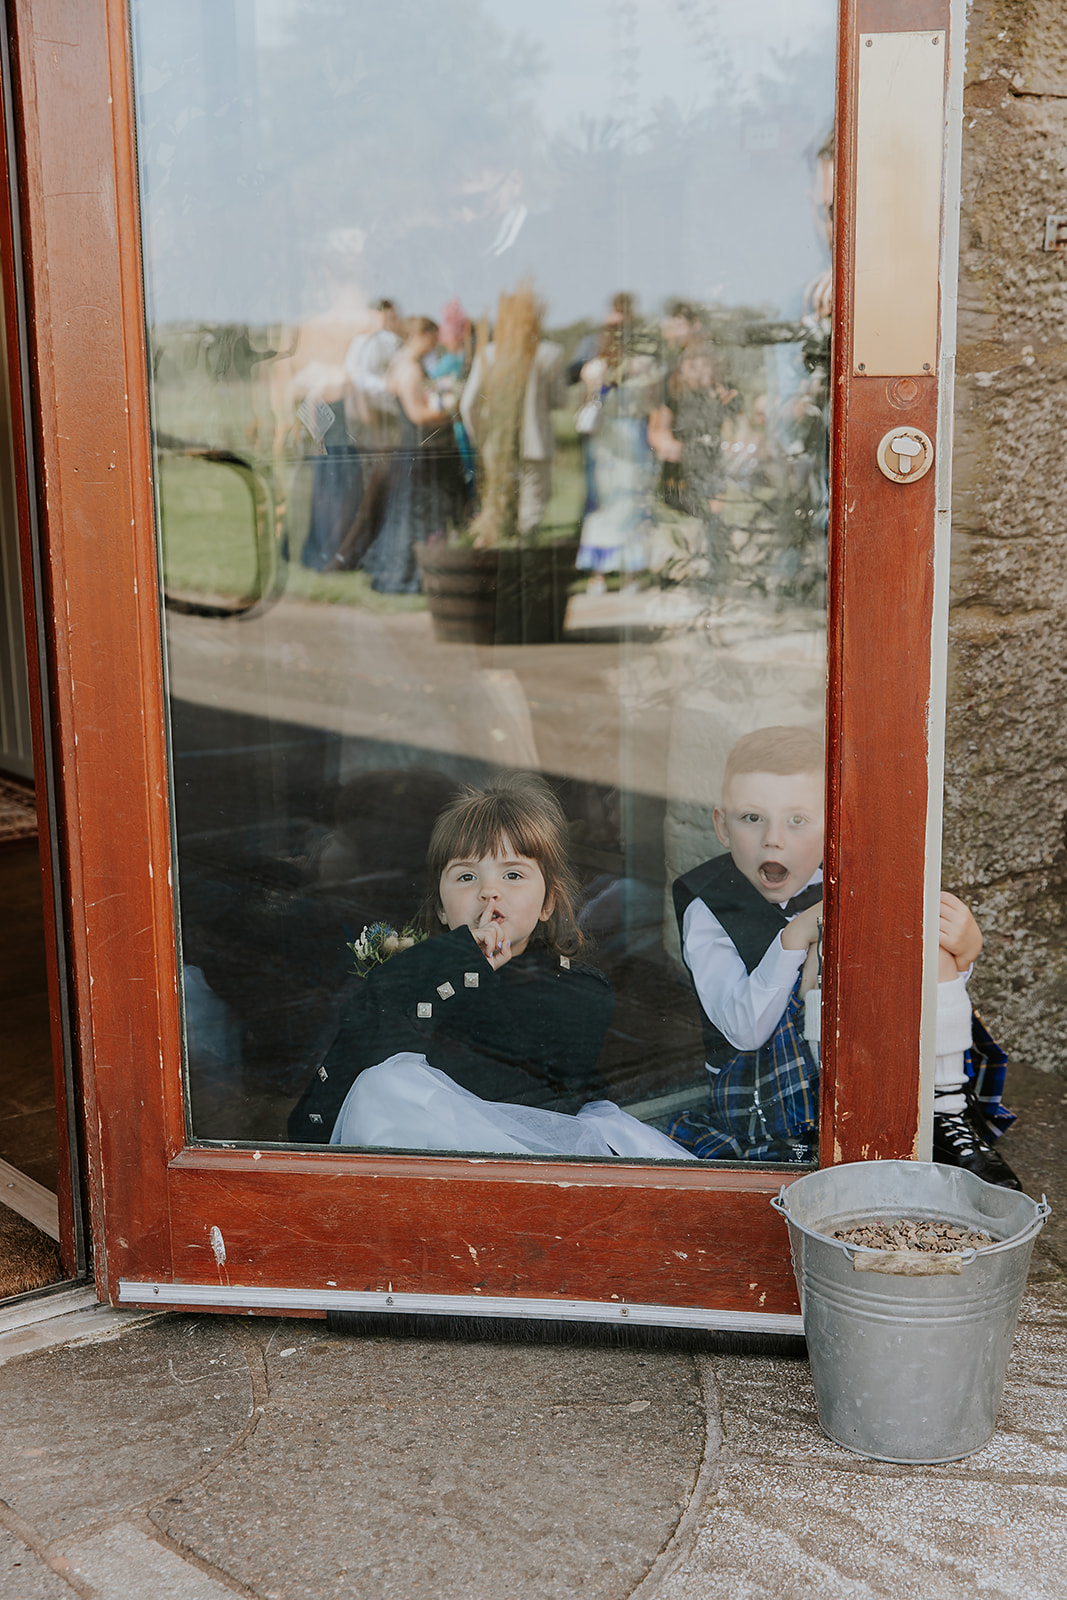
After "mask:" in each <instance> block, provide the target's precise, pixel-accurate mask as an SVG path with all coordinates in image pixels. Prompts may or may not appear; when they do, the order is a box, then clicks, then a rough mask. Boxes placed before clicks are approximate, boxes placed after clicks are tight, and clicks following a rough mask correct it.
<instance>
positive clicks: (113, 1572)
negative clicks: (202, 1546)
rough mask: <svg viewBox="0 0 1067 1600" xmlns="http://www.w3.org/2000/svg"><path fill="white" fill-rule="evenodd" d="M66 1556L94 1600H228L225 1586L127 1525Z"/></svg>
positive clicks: (99, 1535)
mask: <svg viewBox="0 0 1067 1600" xmlns="http://www.w3.org/2000/svg"><path fill="white" fill-rule="evenodd" d="M67 1555H68V1559H69V1561H70V1565H71V1569H72V1571H73V1573H74V1575H75V1576H76V1577H78V1578H82V1579H84V1581H85V1582H86V1583H88V1584H90V1586H91V1587H92V1588H93V1589H94V1590H95V1592H96V1594H97V1595H98V1597H99V1600H233V1595H234V1591H233V1590H232V1589H231V1588H230V1587H229V1586H228V1585H225V1584H222V1583H219V1582H217V1581H216V1580H215V1579H214V1578H212V1577H211V1576H210V1575H209V1574H207V1573H205V1572H202V1571H200V1569H199V1568H197V1567H194V1566H191V1565H190V1564H189V1563H188V1562H187V1561H183V1560H182V1558H181V1556H178V1555H176V1554H175V1553H174V1551H173V1550H167V1549H166V1548H165V1547H164V1546H163V1545H161V1544H158V1543H157V1542H156V1540H154V1539H151V1538H149V1537H148V1535H147V1534H145V1533H142V1532H141V1530H140V1529H139V1528H134V1527H131V1526H130V1524H129V1523H124V1522H120V1523H116V1524H115V1526H114V1527H111V1528H108V1529H106V1530H105V1531H104V1532H103V1533H97V1534H94V1535H93V1536H92V1537H91V1538H89V1539H85V1540H83V1541H82V1542H81V1543H80V1544H77V1545H73V1546H70V1547H69V1548H68V1551H67ZM68 1593H69V1591H68Z"/></svg>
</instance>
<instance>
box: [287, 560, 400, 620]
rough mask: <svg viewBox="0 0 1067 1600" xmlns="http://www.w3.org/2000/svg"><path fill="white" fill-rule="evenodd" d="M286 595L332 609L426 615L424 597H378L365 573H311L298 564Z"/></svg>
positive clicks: (292, 569) (291, 568) (290, 575)
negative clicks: (423, 612)
mask: <svg viewBox="0 0 1067 1600" xmlns="http://www.w3.org/2000/svg"><path fill="white" fill-rule="evenodd" d="M285 592H286V594H288V595H292V596H293V598H294V599H297V600H316V601H318V602H319V603H320V604H324V605H330V606H363V607H364V608H365V609H366V610H367V611H377V612H379V613H381V614H383V615H387V616H388V615H395V614H396V613H397V612H399V611H425V610H426V597H425V596H424V595H421V594H378V593H377V591H376V590H374V589H372V588H371V586H370V579H369V578H368V576H367V574H366V573H365V572H309V571H308V569H307V567H301V566H299V565H298V564H297V563H296V562H294V563H293V564H292V565H291V566H290V568H289V571H288V573H287V574H286V579H285Z"/></svg>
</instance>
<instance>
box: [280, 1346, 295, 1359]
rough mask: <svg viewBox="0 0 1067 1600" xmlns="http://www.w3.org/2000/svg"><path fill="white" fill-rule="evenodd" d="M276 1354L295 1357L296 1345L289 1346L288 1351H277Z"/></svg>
mask: <svg viewBox="0 0 1067 1600" xmlns="http://www.w3.org/2000/svg"><path fill="white" fill-rule="evenodd" d="M278 1354H279V1355H280V1356H295V1355H296V1345H295V1344H291V1345H290V1346H289V1348H288V1350H279V1351H278Z"/></svg>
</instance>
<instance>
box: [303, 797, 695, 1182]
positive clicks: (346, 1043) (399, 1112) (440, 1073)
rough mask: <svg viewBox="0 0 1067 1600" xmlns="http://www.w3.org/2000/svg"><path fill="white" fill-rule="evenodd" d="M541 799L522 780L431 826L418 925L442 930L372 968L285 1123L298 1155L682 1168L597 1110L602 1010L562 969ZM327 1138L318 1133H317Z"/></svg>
mask: <svg viewBox="0 0 1067 1600" xmlns="http://www.w3.org/2000/svg"><path fill="white" fill-rule="evenodd" d="M565 827H566V824H565V820H564V817H563V812H562V809H561V807H560V805H559V803H558V801H557V800H556V799H555V796H554V795H553V794H552V793H551V791H550V790H549V789H548V787H547V785H546V784H544V783H543V782H542V781H541V780H540V779H538V778H535V777H533V776H531V775H529V774H517V773H515V774H509V775H505V776H503V777H500V778H497V779H496V780H494V782H492V783H491V784H490V785H489V786H488V787H487V788H486V789H485V790H484V791H483V792H477V791H469V792H467V793H465V794H463V795H461V796H460V797H459V798H458V799H456V800H454V801H453V802H452V803H451V804H450V805H449V806H448V807H447V808H446V809H445V811H444V812H443V813H442V814H441V816H440V817H439V818H438V820H437V823H436V825H435V827H434V832H433V836H432V838H431V842H430V849H429V854H428V858H427V882H428V883H429V884H431V885H432V892H431V895H430V896H429V897H428V900H427V904H426V906H425V908H424V917H425V918H426V920H427V921H428V922H432V924H433V925H434V926H437V927H438V928H439V929H440V928H445V929H447V930H448V931H447V932H438V934H436V935H435V936H433V937H430V938H428V939H426V940H424V941H423V942H422V943H420V944H417V945H415V946H414V947H413V948H411V949H409V950H405V951H402V952H400V953H399V954H397V955H394V956H392V957H391V958H390V959H389V960H388V961H387V962H385V964H384V965H382V966H379V967H377V968H374V969H373V970H372V971H371V973H370V976H369V977H368V978H367V980H366V981H365V982H364V983H363V984H361V985H360V987H359V989H358V990H357V992H356V995H355V998H354V1001H353V1003H352V1004H351V1005H350V1006H349V1009H348V1011H347V1012H346V1014H345V1017H344V1019H343V1021H342V1024H341V1028H340V1031H339V1033H338V1035H337V1038H336V1040H335V1041H334V1044H333V1045H332V1047H331V1049H330V1051H329V1052H328V1054H327V1056H326V1058H325V1060H324V1061H323V1063H322V1066H321V1067H320V1068H319V1070H318V1072H317V1074H316V1076H315V1078H314V1079H313V1080H312V1083H311V1086H310V1088H309V1090H308V1091H307V1093H306V1094H305V1095H304V1097H303V1099H302V1100H301V1102H300V1104H299V1105H298V1106H297V1108H296V1110H295V1111H294V1113H293V1116H292V1118H291V1119H290V1124H289V1127H290V1136H291V1138H293V1139H294V1140H296V1141H299V1142H304V1141H307V1140H311V1141H318V1142H321V1141H324V1140H326V1139H329V1140H330V1142H331V1143H333V1144H344V1145H359V1146H367V1145H374V1146H378V1147H382V1146H384V1147H387V1148H393V1149H408V1150H412V1149H415V1150H472V1151H500V1152H508V1153H514V1154H541V1155H551V1154H567V1155H590V1156H594V1155H601V1156H608V1155H624V1156H636V1157H645V1158H651V1159H660V1160H662V1159H673V1160H687V1159H690V1158H689V1156H688V1153H687V1152H686V1151H684V1150H683V1149H682V1147H681V1146H680V1145H677V1144H675V1143H674V1142H673V1140H670V1139H668V1138H667V1137H666V1135H665V1134H661V1133H659V1132H657V1131H656V1130H655V1129H654V1128H649V1127H646V1126H645V1124H643V1123H641V1122H638V1121H637V1120H636V1119H635V1118H634V1117H631V1116H629V1115H627V1113H626V1112H624V1111H621V1110H620V1109H619V1108H618V1106H616V1105H614V1104H613V1103H612V1102H611V1101H608V1100H606V1099H601V1098H594V1096H596V1095H597V1092H598V1090H602V1089H603V1088H604V1087H605V1085H604V1084H603V1082H602V1080H600V1079H599V1077H598V1074H597V1065H596V1063H597V1059H598V1057H599V1055H600V1051H601V1048H602V1046H603V1041H604V1035H605V1033H606V1031H607V1027H608V1024H609V1022H610V1020H611V1013H612V1009H613V1005H614V999H613V996H612V993H611V987H610V985H609V984H608V981H607V979H606V978H605V977H604V975H603V974H602V973H600V972H597V971H596V969H595V968H593V967H590V966H587V965H585V964H584V963H582V962H580V961H578V960H576V959H574V956H575V955H576V954H577V951H578V950H579V948H580V944H581V938H580V935H579V933H578V932H577V929H576V925H575V919H574V906H575V891H576V885H575V879H574V876H573V871H572V869H571V866H570V863H569V861H568V859H567V854H566V845H565V842H564V841H565ZM331 1129H332V1134H331Z"/></svg>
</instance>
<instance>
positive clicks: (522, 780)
mask: <svg viewBox="0 0 1067 1600" xmlns="http://www.w3.org/2000/svg"><path fill="white" fill-rule="evenodd" d="M505 840H506V841H507V844H508V845H510V847H511V849H512V850H514V851H515V852H516V853H517V854H518V855H520V856H526V857H528V858H529V860H531V861H536V862H537V865H538V866H539V867H540V869H541V875H542V877H543V878H544V880H545V898H546V900H547V899H548V898H549V896H551V898H552V901H553V905H552V911H551V913H550V915H549V916H548V917H547V918H546V919H545V921H544V922H541V923H539V924H538V925H537V927H536V928H535V930H534V932H533V933H532V934H531V935H530V942H531V944H532V943H534V942H540V943H542V944H545V945H547V946H548V948H549V949H550V950H552V951H553V952H554V953H555V954H556V955H561V956H570V955H574V954H576V953H577V951H579V950H580V949H581V948H582V947H583V945H584V944H585V940H584V938H583V936H582V933H581V930H580V929H579V927H578V925H577V921H576V915H577V902H578V893H579V891H578V880H577V878H576V877H575V873H574V868H573V867H572V866H571V863H570V860H569V858H568V854H567V819H566V817H565V816H564V814H563V807H562V806H561V805H560V803H559V801H558V800H557V799H556V796H555V795H554V794H553V793H552V790H551V789H550V788H549V787H548V784H547V783H545V781H544V779H543V778H539V777H537V776H536V775H535V774H534V773H532V772H502V773H501V774H500V775H499V776H498V777H496V778H493V779H492V780H491V781H490V782H489V783H487V784H486V786H485V788H484V789H464V790H463V791H462V792H461V793H460V794H458V795H457V796H456V797H455V799H454V800H451V801H450V802H449V803H448V805H447V806H446V807H445V809H444V810H443V811H442V812H441V815H440V816H439V817H438V819H437V821H436V822H435V823H434V828H433V833H432V834H431V835H430V845H429V849H428V850H427V852H426V899H425V900H424V902H423V906H422V912H421V920H422V923H423V926H424V927H425V928H427V929H428V930H429V931H430V932H435V931H436V930H437V929H438V928H439V926H440V920H439V913H440V910H441V893H440V888H441V874H442V873H443V872H444V870H445V868H446V867H447V866H448V863H449V862H450V861H480V860H481V859H482V857H483V856H491V855H499V854H500V853H501V852H502V850H503V847H504V843H505Z"/></svg>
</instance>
